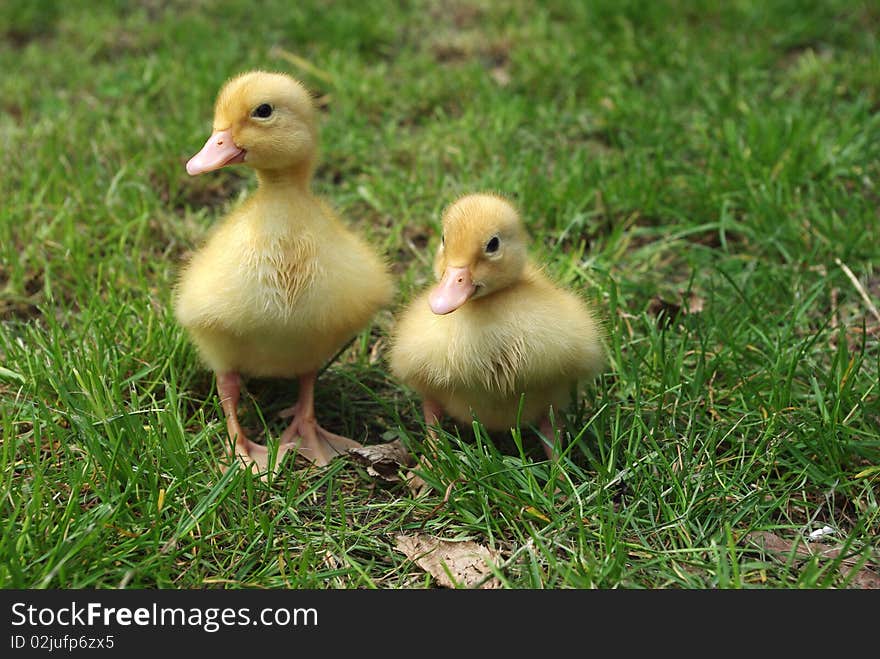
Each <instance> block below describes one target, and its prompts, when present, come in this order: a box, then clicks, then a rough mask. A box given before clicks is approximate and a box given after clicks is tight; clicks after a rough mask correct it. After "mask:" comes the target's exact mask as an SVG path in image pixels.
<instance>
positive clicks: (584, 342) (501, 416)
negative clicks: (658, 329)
mask: <svg viewBox="0 0 880 659" xmlns="http://www.w3.org/2000/svg"><path fill="white" fill-rule="evenodd" d="M526 243H527V238H526V232H525V229H524V227H523V225H522V222H521V221H520V218H519V214H518V213H517V210H516V209H515V208H514V207H513V206H512V205H511V204H510V203H509V202H508V201H507V200H505V199H504V198H502V197H499V196H496V195H491V194H472V195H468V196H465V197H462V198H461V199H459V200H458V201H456V202H455V203H453V204H452V205H451V206H450V207H449V208H448V209H447V210H446V212H445V213H444V215H443V235H442V238H441V242H440V247H439V248H438V251H437V255H436V258H435V260H434V273H435V275H436V276H437V278H438V279H439V280H440V281H439V283H438V284H437V285H436V286H434V287H433V288H431V289H430V290H429V291H426V292H424V293H422V294H421V295H420V296H418V297H417V298H416V299H415V300H414V301H413V302H412V303H411V304H410V305H409V307H408V308H407V309H406V310H405V311H404V312H403V313H402V314H401V316H400V318H399V319H398V323H397V327H396V329H395V332H394V338H393V344H392V349H391V354H390V364H391V370H392V371H393V373H394V374H395V375H396V376H397V377H398V378H399V379H401V380H402V381H403V382H405V383H407V384H408V385H410V386H411V387H412V388H413V389H415V390H416V391H417V392H418V393H419V394H420V395H421V396H422V399H423V409H424V415H425V423H426V424H428V425H433V424H436V423H437V422H438V421H439V420H440V418H441V417H442V415H443V413H444V412H446V413H448V414H449V415H450V416H451V417H453V418H454V419H455V420H456V421H459V422H462V423H470V422H471V420H472V418H473V417H474V416H476V418H477V419H479V420H480V421H481V422H482V423H483V425H484V426H485V427H486V428H487V429H489V430H506V429H510V428H512V427H513V426H515V425H516V421H517V416H518V414H519V410H520V397H521V396H522V395H523V394H524V399H523V406H522V415H521V417H520V419H521V421H522V423H523V424H527V423H534V422H538V423H539V424H540V430H541V433H542V434H543V435H544V437H545V438H546V439H547V440H548V441H549V442H550V443H544V450H545V452H546V453H547V456H548V458H550V459H551V460H555V459H556V454H555V452H554V450H553V446H552V442H553V438H554V434H553V427H552V425H551V422H550V417H549V412H550V408H551V407H552V408H553V409H554V410H560V409H563V408H565V407H566V406H567V405H568V404H569V403H570V399H571V391H572V388H573V385H574V384H575V383H576V382H578V381H579V380H584V379H591V378H593V377H595V376H596V375H597V374H598V373H599V372H600V371H601V370H602V368H603V367H604V365H605V351H604V348H603V345H602V340H601V333H600V329H599V325H598V323H597V321H596V318H595V316H594V314H593V312H592V311H591V310H590V309H589V308H588V307H587V305H586V303H585V302H584V301H583V300H581V299H580V297H578V296H577V295H575V294H573V293H571V292H568V291H566V290H563V289H561V288H559V287H558V286H556V285H555V284H554V283H552V282H551V281H550V280H549V279H548V278H547V277H546V276H545V275H544V274H543V273H542V272H541V271H540V270H539V269H538V268H537V267H535V265H533V264H532V263H531V262H530V261H529V257H528V254H527V249H526Z"/></svg>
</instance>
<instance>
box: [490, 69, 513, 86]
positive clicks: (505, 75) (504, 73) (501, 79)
mask: <svg viewBox="0 0 880 659" xmlns="http://www.w3.org/2000/svg"><path fill="white" fill-rule="evenodd" d="M489 75H491V76H492V80H494V81H495V84H497V85H498V86H499V87H507V86H508V85H509V84H510V71H509V70H508V69H507V67H506V66H495V67H492V70H490V71H489Z"/></svg>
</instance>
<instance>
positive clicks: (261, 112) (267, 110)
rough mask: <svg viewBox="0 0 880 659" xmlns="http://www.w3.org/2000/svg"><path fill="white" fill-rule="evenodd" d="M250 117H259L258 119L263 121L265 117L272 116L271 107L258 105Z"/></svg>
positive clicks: (266, 104)
mask: <svg viewBox="0 0 880 659" xmlns="http://www.w3.org/2000/svg"><path fill="white" fill-rule="evenodd" d="M251 116H252V117H259V118H260V119H265V118H266V117H271V116H272V106H271V105H269V104H268V103H263V104H262V105H258V106H257V107H256V108H254V111H253V112H251Z"/></svg>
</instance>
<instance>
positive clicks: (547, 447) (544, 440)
mask: <svg viewBox="0 0 880 659" xmlns="http://www.w3.org/2000/svg"><path fill="white" fill-rule="evenodd" d="M540 430H541V434H542V435H543V437H541V438H540V440H541V446H542V447H543V448H544V453H546V454H547V459H548V460H550V462H557V461H558V460H559V456H558V455H557V454H556V449H555V448H553V447H554V446H555V445H556V429H555V428H554V427H553V424H552V423H551V422H550V417H549V416H545V417H544V418H543V419H541V425H540Z"/></svg>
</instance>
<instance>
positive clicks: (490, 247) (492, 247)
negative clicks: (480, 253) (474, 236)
mask: <svg viewBox="0 0 880 659" xmlns="http://www.w3.org/2000/svg"><path fill="white" fill-rule="evenodd" d="M500 246H501V241H500V240H499V239H498V236H492V240H490V241H489V242H487V243H486V254H494V253H495V252H497V251H498V248H499V247H500Z"/></svg>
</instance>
